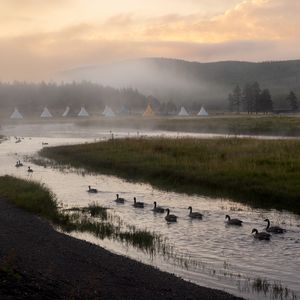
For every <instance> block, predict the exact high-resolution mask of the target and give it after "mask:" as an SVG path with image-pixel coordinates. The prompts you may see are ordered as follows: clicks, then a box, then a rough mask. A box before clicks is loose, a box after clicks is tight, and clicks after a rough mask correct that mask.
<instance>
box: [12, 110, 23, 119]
mask: <svg viewBox="0 0 300 300" xmlns="http://www.w3.org/2000/svg"><path fill="white" fill-rule="evenodd" d="M10 118H11V119H23V116H22V115H21V114H20V112H19V111H18V109H17V108H15V110H14V112H13V113H12V114H11V116H10Z"/></svg>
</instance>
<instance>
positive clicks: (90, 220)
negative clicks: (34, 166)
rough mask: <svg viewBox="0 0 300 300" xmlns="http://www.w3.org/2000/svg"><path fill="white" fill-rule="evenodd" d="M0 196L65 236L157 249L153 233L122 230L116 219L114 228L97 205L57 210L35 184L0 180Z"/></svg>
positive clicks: (46, 191) (49, 194)
mask: <svg viewBox="0 0 300 300" xmlns="http://www.w3.org/2000/svg"><path fill="white" fill-rule="evenodd" d="M0 196H1V197H4V198H6V199H8V200H9V201H10V202H12V203H13V204H15V205H16V206H17V207H20V208H22V209H25V210H27V211H29V212H32V213H34V214H38V215H40V216H42V217H44V218H46V219H47V220H49V221H51V222H52V223H53V224H54V225H55V226H58V227H59V228H60V229H61V230H63V231H65V232H72V231H79V232H89V233H92V234H94V235H95V236H96V237H99V238H101V239H104V238H113V239H117V240H119V241H122V242H126V243H128V244H131V245H133V246H135V247H137V248H140V249H142V250H144V251H146V252H151V253H152V252H154V250H155V249H156V248H157V246H156V243H157V242H158V241H159V240H160V239H161V238H160V236H159V235H157V234H155V233H152V232H150V231H146V230H140V229H137V228H136V227H134V226H132V227H130V226H127V227H126V228H127V229H125V230H124V229H123V230H122V228H121V227H122V226H124V225H122V224H123V223H122V221H121V220H120V219H119V218H118V217H117V225H114V224H113V223H112V220H113V217H110V219H109V220H108V214H107V208H105V207H102V206H100V205H98V204H97V203H92V204H90V205H89V206H88V207H84V208H77V207H75V208H70V209H64V210H59V209H58V205H57V200H56V198H55V195H54V194H53V193H52V192H51V191H50V190H49V189H48V188H47V187H45V186H44V185H43V184H40V183H37V182H32V181H29V180H23V179H18V178H15V177H11V176H2V177H0ZM87 214H88V215H87ZM95 217H97V218H95ZM110 221H111V222H110Z"/></svg>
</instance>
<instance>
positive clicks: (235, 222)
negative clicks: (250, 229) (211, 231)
mask: <svg viewBox="0 0 300 300" xmlns="http://www.w3.org/2000/svg"><path fill="white" fill-rule="evenodd" d="M226 219H228V221H227V225H236V226H242V223H243V221H241V220H239V219H231V218H230V216H229V215H226V217H225V220H226Z"/></svg>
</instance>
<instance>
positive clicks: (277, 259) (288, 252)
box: [0, 128, 300, 299]
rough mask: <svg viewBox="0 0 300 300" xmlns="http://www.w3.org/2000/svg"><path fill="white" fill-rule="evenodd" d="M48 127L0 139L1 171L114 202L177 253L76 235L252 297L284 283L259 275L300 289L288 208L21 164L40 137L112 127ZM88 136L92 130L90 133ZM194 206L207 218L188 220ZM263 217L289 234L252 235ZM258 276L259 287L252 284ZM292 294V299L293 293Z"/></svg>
mask: <svg viewBox="0 0 300 300" xmlns="http://www.w3.org/2000/svg"><path fill="white" fill-rule="evenodd" d="M10 130H11V131H12V130H13V129H10ZM14 130H15V129H14ZM71 131H72V128H70V132H71ZM48 133H49V135H48V137H46V136H41V137H34V138H25V139H22V140H21V142H19V143H15V139H13V138H12V139H10V140H8V141H5V142H3V143H2V144H1V145H0V165H1V169H0V173H1V175H2V174H9V175H14V176H18V177H21V178H32V179H34V180H37V181H41V182H44V183H46V185H47V186H48V187H49V188H50V189H51V190H53V192H54V193H55V194H56V195H57V197H58V200H59V201H61V202H62V203H63V206H64V207H65V208H68V207H74V206H76V207H85V206H88V204H90V203H92V202H97V203H99V204H100V205H103V206H105V207H108V208H111V210H110V211H111V212H112V213H113V214H114V215H116V216H119V217H120V218H121V219H122V220H123V221H124V222H126V224H131V225H134V226H136V227H137V228H140V229H148V230H150V231H154V232H156V233H158V234H161V235H162V236H163V237H166V238H167V241H168V244H169V245H170V246H172V247H171V249H172V253H165V255H164V256H163V255H158V256H155V257H151V256H148V255H145V253H143V252H141V251H138V250H137V249H134V248H133V247H130V246H129V245H125V244H122V243H117V242H115V241H110V240H103V241H100V240H99V239H97V238H95V237H93V236H92V235H90V234H82V233H72V235H73V236H76V237H78V238H81V239H86V240H89V241H91V242H93V243H96V244H99V245H101V246H104V247H105V248H107V249H109V250H111V251H114V252H116V253H119V254H123V255H128V256H130V257H132V258H135V259H138V260H140V261H143V262H145V263H149V264H152V265H154V266H158V267H159V268H161V269H162V270H166V271H169V272H172V273H175V274H177V275H179V276H181V277H183V278H185V279H188V280H191V281H193V282H196V283H198V284H200V285H207V286H210V287H213V288H220V289H224V290H226V291H229V292H232V293H234V294H237V295H242V296H245V297H247V298H252V299H266V298H269V297H270V291H273V290H274V289H275V290H280V287H279V283H278V286H275V288H274V287H271V286H269V287H268V289H267V290H266V287H267V285H266V284H263V281H261V282H260V281H259V279H264V278H266V279H267V280H268V282H269V283H272V284H273V283H274V282H281V283H282V285H283V286H287V287H288V288H289V289H291V290H293V291H295V292H296V293H297V295H298V296H299V295H300V286H299V282H300V255H299V254H300V235H299V232H300V228H299V226H300V219H299V217H298V216H296V215H293V214H290V213H286V212H284V213H280V212H277V211H266V210H259V209H256V210H253V209H251V208H249V207H247V206H245V205H242V204H238V203H235V202H231V201H228V200H224V199H210V198H206V197H200V196H188V195H185V194H177V193H171V192H169V193H168V192H163V191H160V190H157V189H153V188H152V187H151V186H150V185H147V184H137V183H131V182H127V181H124V180H122V179H119V178H116V177H113V176H103V175H96V176H94V175H89V174H85V176H82V175H80V174H78V173H75V172H71V171H70V170H69V171H68V170H67V171H65V172H60V171H59V170H56V169H52V168H44V167H40V166H36V165H32V164H31V163H25V165H24V167H22V168H16V167H15V163H16V161H17V160H19V159H20V160H21V161H23V158H24V156H26V155H32V154H33V153H35V152H36V151H38V150H39V149H40V148H41V147H43V145H42V143H46V142H47V143H48V144H49V146H54V145H60V144H72V143H84V142H88V141H94V137H95V136H96V137H97V138H98V139H105V138H108V137H109V132H104V133H103V132H102V135H101V132H100V131H97V132H96V133H95V135H94V137H92V138H91V137H90V138H87V137H85V138H78V137H74V136H78V135H77V134H78V132H76V135H74V130H73V134H69V137H67V135H68V134H66V132H64V133H63V134H62V135H63V137H60V138H53V137H51V136H57V135H58V136H59V134H58V133H57V132H56V131H55V130H54V131H53V130H52V129H51V128H50V129H49V130H48ZM81 134H82V133H79V135H81ZM122 134H123V135H126V133H122V132H121V133H119V135H120V136H121V135H122ZM132 134H133V133H132ZM89 135H90V136H91V135H92V133H91V132H90V131H89ZM28 165H31V166H32V168H33V170H34V172H33V173H32V174H28V173H27V171H26V169H27V166H28ZM88 185H91V186H93V187H95V188H97V189H98V190H99V193H98V194H89V193H87V192H86V190H87V187H88ZM117 193H118V194H120V196H122V197H124V198H125V199H126V200H127V201H126V202H125V204H124V205H117V204H116V203H115V201H114V200H115V198H116V197H115V195H116V194H117ZM133 197H137V200H138V201H143V202H145V208H144V209H135V208H133V206H132V205H133ZM154 201H156V202H157V203H158V204H159V205H160V206H162V207H165V208H166V207H168V208H170V210H171V212H172V213H174V214H176V215H177V216H178V222H177V223H175V224H168V223H166V222H165V220H164V216H165V214H155V213H153V212H152V211H151V209H152V208H153V202H154ZM189 206H192V207H193V209H194V210H195V211H199V212H201V213H203V215H204V216H203V220H191V219H190V218H189V216H188V213H189V210H188V207H189ZM226 214H229V215H231V216H232V217H237V218H239V219H241V220H243V221H244V224H243V226H242V227H232V226H226V224H225V215H226ZM265 218H269V219H270V220H271V221H272V222H273V223H274V224H281V225H282V226H283V227H285V228H287V229H288V232H287V233H286V234H284V235H273V236H272V238H271V241H270V242H265V241H256V240H254V239H253V237H252V236H251V230H252V228H254V227H255V228H257V229H259V230H262V229H263V228H264V227H265V225H266V224H265V222H264V219H265ZM255 280H256V281H255ZM253 282H254V283H255V284H256V285H255V284H254V285H253ZM259 287H260V288H261V291H262V292H260V293H258V292H257V291H258V288H259ZM264 292H265V293H266V295H265V294H264ZM273 296H274V295H273ZM288 296H289V299H292V295H291V294H289V295H288Z"/></svg>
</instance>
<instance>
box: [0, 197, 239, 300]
mask: <svg viewBox="0 0 300 300" xmlns="http://www.w3.org/2000/svg"><path fill="white" fill-rule="evenodd" d="M0 267H1V268H0V299H44V300H46V299H101V300H103V299H110V300H111V299H143V300H148V299H149V300H150V299H151V300H152V299H155V300H159V299H164V300H167V299H172V300H175V299H180V300H182V299H212V300H218V299H221V300H223V299H224V300H225V299H226V300H227V299H240V298H236V297H234V296H232V295H229V294H226V293H224V292H221V291H218V290H213V289H209V288H205V287H200V286H197V285H194V284H192V283H189V282H186V281H184V280H181V279H179V278H177V277H175V276H173V275H171V274H168V273H165V272H161V271H159V270H157V269H155V268H153V267H151V266H147V265H144V264H142V263H139V262H136V261H133V260H131V259H129V258H126V257H123V256H118V255H115V254H112V253H110V252H108V251H106V250H105V249H103V248H101V247H98V246H95V245H93V244H91V243H88V242H85V241H81V240H77V239H75V238H72V237H69V236H67V235H64V234H61V233H59V232H56V231H55V230H54V229H53V228H52V227H51V225H49V223H48V222H47V221H45V220H43V219H41V218H39V217H37V216H35V215H32V214H30V213H27V212H25V211H23V210H20V209H18V208H16V207H14V206H13V205H11V204H10V203H8V201H6V200H3V199H0ZM3 270H5V271H3Z"/></svg>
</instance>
